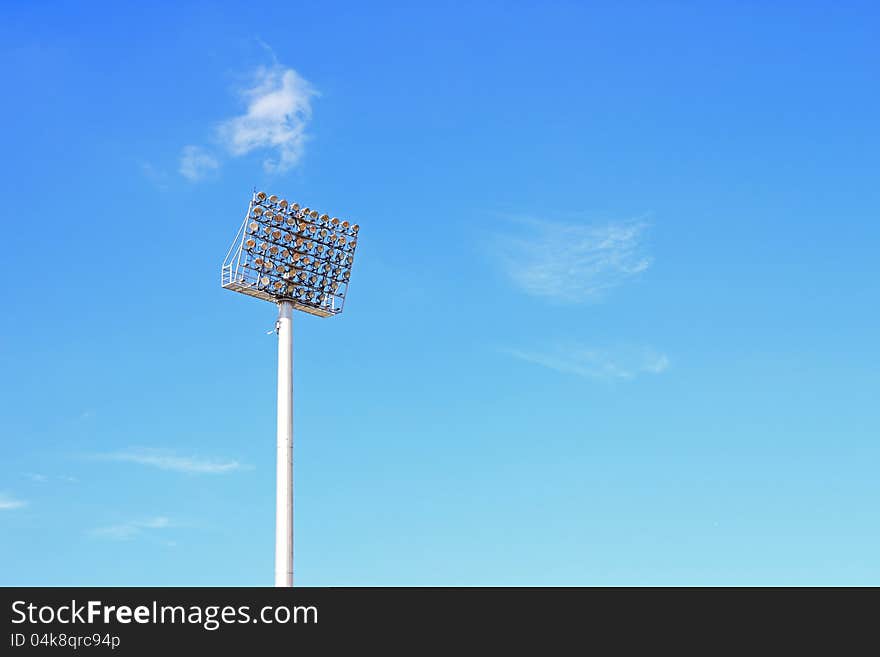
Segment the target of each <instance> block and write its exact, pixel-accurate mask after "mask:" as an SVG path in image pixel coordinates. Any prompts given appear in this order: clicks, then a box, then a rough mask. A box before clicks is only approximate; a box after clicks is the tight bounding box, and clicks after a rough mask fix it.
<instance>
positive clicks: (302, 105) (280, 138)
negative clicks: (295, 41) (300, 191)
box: [218, 63, 317, 172]
mask: <svg viewBox="0 0 880 657" xmlns="http://www.w3.org/2000/svg"><path fill="white" fill-rule="evenodd" d="M240 95H241V99H242V100H243V101H244V103H245V105H246V108H245V112H244V114H242V115H240V116H236V117H234V118H231V119H229V120H227V121H224V122H223V123H221V124H220V126H219V127H218V134H219V135H220V138H221V140H222V141H223V143H224V144H225V146H226V148H227V149H228V150H229V151H230V152H231V153H232V154H233V155H236V156H238V155H245V154H247V153H250V152H251V151H254V150H258V149H267V150H270V151H274V155H273V157H269V158H266V159H265V160H264V161H263V168H264V169H265V170H266V171H269V172H282V171H287V170H288V169H290V168H291V167H293V166H294V165H295V164H297V163H298V162H299V161H300V159H301V158H302V155H303V151H304V148H305V143H306V139H307V135H306V126H307V125H308V122H309V120H310V119H311V118H312V98H314V97H315V96H316V95H317V92H316V91H315V89H314V87H312V85H311V84H310V83H309V82H308V81H307V80H306V79H305V78H303V77H302V76H300V74H299V73H297V72H296V71H295V70H293V69H292V68H284V67H283V66H281V65H279V64H277V63H276V64H274V65H272V66H270V67H265V66H264V67H260V68H258V69H257V70H256V71H255V72H254V74H253V77H252V79H251V81H250V83H249V84H248V85H247V87H246V88H245V89H243V90H242V91H241V94H240Z"/></svg>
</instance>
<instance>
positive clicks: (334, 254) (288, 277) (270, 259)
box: [220, 192, 359, 317]
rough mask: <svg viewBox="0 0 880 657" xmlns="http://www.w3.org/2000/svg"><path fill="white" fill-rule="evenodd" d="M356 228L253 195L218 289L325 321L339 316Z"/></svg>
mask: <svg viewBox="0 0 880 657" xmlns="http://www.w3.org/2000/svg"><path fill="white" fill-rule="evenodd" d="M358 230H359V227H358V225H357V224H350V223H349V222H348V221H342V220H340V219H338V218H336V217H332V218H331V217H330V216H328V215H327V214H321V213H319V212H318V211H317V210H313V209H312V208H309V207H301V206H300V205H299V204H298V203H288V202H287V201H286V200H285V199H279V198H278V197H277V196H275V195H272V196H266V194H265V193H264V192H257V193H255V194H254V196H253V198H252V199H251V202H250V205H249V206H248V212H247V215H246V216H245V220H244V223H242V226H241V228H240V229H239V231H238V235H236V238H235V242H233V244H232V247H230V249H229V253H227V255H226V260H225V261H224V262H223V268H222V270H221V276H220V278H221V281H220V283H221V285H222V286H223V287H225V288H227V289H229V290H233V291H235V292H241V293H242V294H247V295H250V296H252V297H257V298H258V299H264V300H266V301H275V302H277V301H282V300H288V301H292V302H293V305H294V307H295V308H297V309H299V310H302V311H304V312H307V313H311V314H312V315H318V316H320V317H329V316H330V315H336V314H339V313H341V312H342V308H343V305H344V304H345V294H346V292H347V291H348V282H349V279H350V277H351V266H352V264H353V263H354V251H355V248H356V247H357V235H358Z"/></svg>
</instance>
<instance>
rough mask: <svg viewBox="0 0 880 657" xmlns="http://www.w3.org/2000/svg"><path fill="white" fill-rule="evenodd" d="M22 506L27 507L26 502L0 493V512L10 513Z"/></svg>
mask: <svg viewBox="0 0 880 657" xmlns="http://www.w3.org/2000/svg"><path fill="white" fill-rule="evenodd" d="M23 506H27V502H25V501H24V500H19V499H16V498H14V497H11V496H9V495H5V494H3V493H0V511H11V510H12V509H20V508H21V507H23Z"/></svg>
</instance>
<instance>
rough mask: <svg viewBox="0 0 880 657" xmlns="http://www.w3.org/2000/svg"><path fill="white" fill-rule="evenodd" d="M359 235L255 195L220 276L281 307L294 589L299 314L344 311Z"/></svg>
mask: <svg viewBox="0 0 880 657" xmlns="http://www.w3.org/2000/svg"><path fill="white" fill-rule="evenodd" d="M358 230H359V228H358V225H357V224H353V225H351V224H349V222H348V221H341V222H340V220H339V219H337V218H336V217H333V219H332V220H330V221H328V215H327V214H319V213H318V211H317V210H314V209H312V208H309V207H306V206H300V205H299V203H290V202H289V201H287V200H286V199H279V197H278V196H275V195H274V194H273V195H271V196H267V195H266V193H265V192H256V191H255V192H254V195H253V197H252V198H251V201H250V203H249V204H248V211H247V214H246V215H245V217H244V221H243V222H242V224H241V228H239V230H238V234H236V236H235V240H234V241H233V243H232V246H230V247H229V251H228V252H227V253H226V258H225V259H224V260H223V266H222V267H221V269H220V285H221V286H222V287H224V288H226V289H227V290H232V291H233V292H239V293H241V294H247V295H248V296H252V297H256V298H257V299H263V300H264V301H271V302H272V303H275V304H277V305H278V321H277V322H276V323H275V332H276V333H277V334H278V417H277V422H278V429H277V443H278V453H277V471H276V485H277V489H276V499H275V586H293V325H292V324H293V311H294V310H300V311H302V312H306V313H309V314H310V315H316V316H318V317H332V316H333V315H338V314H339V313H341V312H342V308H343V306H344V304H345V296H346V294H347V293H348V286H349V280H350V278H351V266H352V264H353V262H354V251H355V246H356V244H357V240H356V237H357V234H358Z"/></svg>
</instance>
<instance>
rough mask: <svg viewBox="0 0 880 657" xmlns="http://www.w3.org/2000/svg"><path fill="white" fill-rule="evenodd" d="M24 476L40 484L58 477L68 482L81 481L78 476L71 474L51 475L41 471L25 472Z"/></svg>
mask: <svg viewBox="0 0 880 657" xmlns="http://www.w3.org/2000/svg"><path fill="white" fill-rule="evenodd" d="M24 476H25V477H27V478H28V479H30V480H31V481H35V482H36V483H38V484H45V483H46V482H48V481H50V480H52V479H57V480H58V481H63V482H65V483H68V484H77V483H79V479H77V478H76V477H71V476H69V475H57V476H55V477H50V476H49V475H44V474H41V473H39V472H25V473H24Z"/></svg>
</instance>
